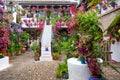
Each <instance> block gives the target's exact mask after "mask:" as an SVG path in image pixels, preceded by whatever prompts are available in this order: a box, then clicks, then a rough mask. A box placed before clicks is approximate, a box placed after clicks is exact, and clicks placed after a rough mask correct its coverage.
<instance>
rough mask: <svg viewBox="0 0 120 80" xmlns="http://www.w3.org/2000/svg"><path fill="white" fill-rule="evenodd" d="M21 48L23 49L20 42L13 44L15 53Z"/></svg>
mask: <svg viewBox="0 0 120 80" xmlns="http://www.w3.org/2000/svg"><path fill="white" fill-rule="evenodd" d="M22 47H23V45H22V43H21V42H18V43H16V44H15V50H16V52H17V51H20V50H21V49H22Z"/></svg>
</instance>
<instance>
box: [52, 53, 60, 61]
mask: <svg viewBox="0 0 120 80" xmlns="http://www.w3.org/2000/svg"><path fill="white" fill-rule="evenodd" d="M59 55H60V54H59V53H58V52H54V53H53V59H54V60H58V58H59Z"/></svg>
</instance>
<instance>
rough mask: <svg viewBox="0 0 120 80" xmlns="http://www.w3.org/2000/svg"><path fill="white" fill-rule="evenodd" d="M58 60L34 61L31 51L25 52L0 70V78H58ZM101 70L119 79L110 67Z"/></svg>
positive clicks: (109, 77) (45, 79) (44, 79)
mask: <svg viewBox="0 0 120 80" xmlns="http://www.w3.org/2000/svg"><path fill="white" fill-rule="evenodd" d="M59 62H61V61H50V62H40V61H36V62H35V61H34V58H33V53H32V52H27V53H25V54H22V55H20V56H17V57H16V58H14V59H12V60H10V64H12V66H11V67H9V68H8V69H5V70H3V71H1V72H0V80H58V79H56V77H55V71H56V68H57V65H58V63H59ZM117 65H118V64H117ZM103 70H104V72H105V75H106V76H107V77H108V80H120V74H118V73H117V72H115V71H114V70H112V69H111V68H110V67H104V69H103ZM61 80H62V79H61Z"/></svg>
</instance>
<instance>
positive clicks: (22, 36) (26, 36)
mask: <svg viewBox="0 0 120 80" xmlns="http://www.w3.org/2000/svg"><path fill="white" fill-rule="evenodd" d="M20 39H21V40H20V41H21V42H22V44H23V48H22V53H25V52H26V48H25V47H26V45H27V44H28V43H27V42H28V39H29V34H28V33H27V32H26V31H24V32H22V33H21V34H20Z"/></svg>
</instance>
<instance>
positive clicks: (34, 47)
mask: <svg viewBox="0 0 120 80" xmlns="http://www.w3.org/2000/svg"><path fill="white" fill-rule="evenodd" d="M39 47H40V46H39V45H38V44H37V42H34V43H33V45H32V47H31V49H32V51H33V52H34V59H35V61H38V60H39V57H40V48H39Z"/></svg>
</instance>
